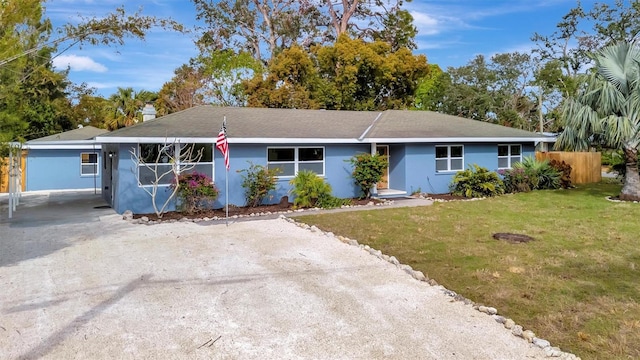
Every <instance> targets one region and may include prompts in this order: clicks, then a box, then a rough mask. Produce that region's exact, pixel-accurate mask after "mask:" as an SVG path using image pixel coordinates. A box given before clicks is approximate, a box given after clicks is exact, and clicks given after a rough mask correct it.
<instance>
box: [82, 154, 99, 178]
mask: <svg viewBox="0 0 640 360" xmlns="http://www.w3.org/2000/svg"><path fill="white" fill-rule="evenodd" d="M95 175H98V154H97V153H80V176H95Z"/></svg>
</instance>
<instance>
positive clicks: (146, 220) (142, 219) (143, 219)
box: [140, 216, 149, 222]
mask: <svg viewBox="0 0 640 360" xmlns="http://www.w3.org/2000/svg"><path fill="white" fill-rule="evenodd" d="M140 221H142V222H149V218H148V217H147V216H143V217H141V218H140Z"/></svg>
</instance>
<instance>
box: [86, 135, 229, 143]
mask: <svg viewBox="0 0 640 360" xmlns="http://www.w3.org/2000/svg"><path fill="white" fill-rule="evenodd" d="M216 140H217V137H214V138H212V137H207V138H204V137H197V138H195V137H169V136H166V137H165V136H163V137H128V136H127V137H117V136H114V137H100V136H98V137H96V141H97V142H99V143H102V144H173V143H180V144H192V143H203V144H213V143H215V142H216Z"/></svg>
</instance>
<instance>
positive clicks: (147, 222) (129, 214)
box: [122, 200, 394, 225]
mask: <svg viewBox="0 0 640 360" xmlns="http://www.w3.org/2000/svg"><path fill="white" fill-rule="evenodd" d="M393 203H394V201H393V200H383V201H381V202H378V203H374V202H373V201H370V202H369V203H368V204H366V205H342V206H340V207H339V208H335V209H351V208H360V207H373V206H389V205H392V204H393ZM320 210H334V209H322V208H309V209H295V210H287V211H276V212H272V211H267V212H257V213H251V214H248V215H233V216H229V219H242V218H253V217H260V216H268V215H280V216H284V215H285V214H293V213H300V212H305V211H320ZM122 219H123V220H127V221H130V222H131V223H132V224H144V225H155V224H160V223H175V222H194V223H198V222H202V221H216V220H225V218H224V217H222V216H214V217H212V218H208V217H204V218H181V219H169V220H162V219H160V220H150V219H149V217H147V216H142V217H140V218H138V219H134V218H133V212H132V211H131V210H126V211H125V212H124V213H122Z"/></svg>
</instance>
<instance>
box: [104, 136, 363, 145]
mask: <svg viewBox="0 0 640 360" xmlns="http://www.w3.org/2000/svg"><path fill="white" fill-rule="evenodd" d="M216 140H217V138H180V137H177V138H171V137H103V138H101V137H97V138H96V141H98V142H100V143H103V144H151V143H168V144H171V143H181V144H190V143H210V144H215V142H216ZM227 141H228V142H229V144H358V143H362V141H359V140H358V139H355V138H351V139H335V138H331V139H328V138H228V139H227Z"/></svg>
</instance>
